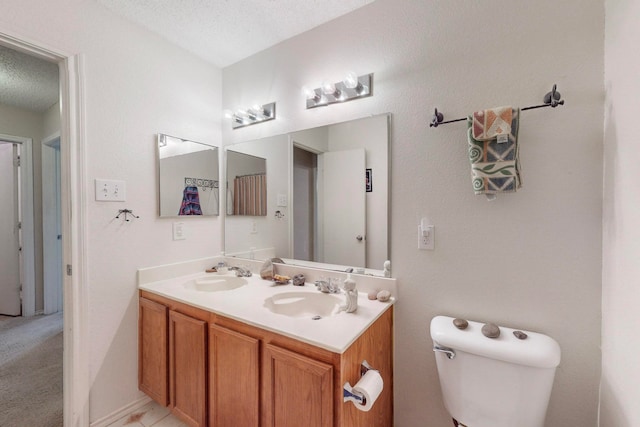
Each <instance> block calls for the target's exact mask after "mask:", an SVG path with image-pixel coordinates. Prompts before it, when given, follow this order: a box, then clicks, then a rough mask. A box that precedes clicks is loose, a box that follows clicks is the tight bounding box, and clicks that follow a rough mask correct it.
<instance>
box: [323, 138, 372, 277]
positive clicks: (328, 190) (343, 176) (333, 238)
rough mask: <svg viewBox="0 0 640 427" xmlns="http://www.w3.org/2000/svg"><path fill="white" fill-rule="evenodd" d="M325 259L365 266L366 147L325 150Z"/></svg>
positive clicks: (326, 260)
mask: <svg viewBox="0 0 640 427" xmlns="http://www.w3.org/2000/svg"><path fill="white" fill-rule="evenodd" d="M322 158H323V159H322V163H323V184H324V186H323V200H322V201H323V203H322V204H323V207H322V210H323V222H324V236H323V241H324V262H325V263H329V264H340V265H345V266H351V267H364V266H365V263H366V254H365V238H366V236H365V218H366V216H365V215H366V212H365V206H366V205H365V153H364V149H356V150H346V151H330V152H326V153H324V154H322Z"/></svg>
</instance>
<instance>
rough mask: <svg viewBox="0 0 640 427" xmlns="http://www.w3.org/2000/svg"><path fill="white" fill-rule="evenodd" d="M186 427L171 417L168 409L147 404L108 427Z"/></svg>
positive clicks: (150, 403) (154, 404) (155, 404)
mask: <svg viewBox="0 0 640 427" xmlns="http://www.w3.org/2000/svg"><path fill="white" fill-rule="evenodd" d="M151 426H153V427H187V425H186V424H184V423H183V422H182V421H180V420H179V419H177V418H176V417H174V416H173V415H171V413H170V412H169V408H165V407H163V406H160V405H158V404H157V403H156V402H153V401H151V402H149V403H147V404H146V405H144V406H143V407H141V408H138V409H136V410H135V411H133V412H131V413H130V414H129V415H126V416H124V417H122V418H120V419H119V420H118V421H116V422H115V423H112V424H109V427H151Z"/></svg>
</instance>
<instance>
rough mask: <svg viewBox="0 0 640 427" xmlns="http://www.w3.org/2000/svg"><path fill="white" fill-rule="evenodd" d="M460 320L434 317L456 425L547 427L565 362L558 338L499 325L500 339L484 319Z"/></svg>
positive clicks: (441, 371) (442, 378) (443, 385)
mask: <svg viewBox="0 0 640 427" xmlns="http://www.w3.org/2000/svg"><path fill="white" fill-rule="evenodd" d="M456 323H457V324H458V326H456V325H454V318H453V317H446V316H437V317H434V318H433V320H431V338H432V339H433V345H434V347H433V351H434V353H435V357H436V363H437V365H438V374H439V376H440V386H441V388H442V396H443V399H444V404H445V407H446V408H447V411H449V414H451V416H452V417H453V422H454V425H456V426H461V427H464V426H466V427H543V426H544V419H545V415H546V412H547V405H548V404H549V397H550V395H551V388H552V386H553V377H554V375H555V372H556V367H557V366H558V364H559V363H560V346H559V345H558V343H557V342H556V341H555V340H554V339H553V338H551V337H548V336H546V335H543V334H538V333H535V332H529V331H516V330H514V329H510V328H505V327H499V336H498V337H497V338H488V337H487V336H485V334H484V333H483V332H487V333H488V334H489V335H491V333H490V332H488V331H486V330H485V331H483V326H484V325H483V324H482V323H478V322H473V321H468V322H466V321H464V320H462V319H456ZM465 324H466V325H467V326H466V328H465ZM492 326H493V328H494V334H495V328H496V326H495V325H492ZM514 332H516V334H514ZM516 335H518V336H516Z"/></svg>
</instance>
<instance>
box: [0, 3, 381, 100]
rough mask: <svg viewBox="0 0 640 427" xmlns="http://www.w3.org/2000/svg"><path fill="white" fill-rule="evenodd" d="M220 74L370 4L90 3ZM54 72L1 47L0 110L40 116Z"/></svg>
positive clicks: (53, 90) (51, 96)
mask: <svg viewBox="0 0 640 427" xmlns="http://www.w3.org/2000/svg"><path fill="white" fill-rule="evenodd" d="M95 1H96V2H97V3H100V4H102V5H103V6H105V7H106V8H108V9H110V10H111V11H113V12H114V13H116V14H118V15H120V16H122V17H124V18H126V19H128V20H130V21H132V22H134V23H136V24H138V25H141V26H143V27H146V28H147V29H149V30H150V31H153V32H155V33H158V34H160V35H161V36H162V37H164V38H166V39H167V40H169V41H171V42H173V43H175V44H176V45H178V46H180V47H182V48H184V49H186V50H188V51H190V52H192V53H194V54H196V55H198V56H200V57H201V58H203V59H205V60H207V61H209V62H211V63H212V64H214V65H217V66H218V67H220V68H223V67H226V66H228V65H231V64H233V63H235V62H238V61H240V60H242V59H244V58H247V57H249V56H251V55H253V54H255V53H257V52H260V51H261V50H264V49H267V48H268V47H271V46H273V45H275V44H277V43H280V42H281V41H283V40H286V39H288V38H291V37H294V36H296V35H298V34H300V33H303V32H305V31H308V30H310V29H312V28H314V27H317V26H318V25H321V24H323V23H325V22H328V21H330V20H332V19H335V18H337V17H339V16H342V15H344V14H346V13H348V12H351V11H352V10H355V9H358V8H360V7H362V6H365V5H367V4H369V3H372V2H373V1H374V0H244V1H241V0H181V1H177V0H95ZM57 101H58V66H57V65H56V64H53V63H50V62H46V61H43V60H41V59H38V58H34V57H32V56H29V55H26V54H24V53H21V52H17V51H15V50H12V49H8V48H6V47H4V46H0V104H5V105H10V106H14V107H18V108H22V109H25V110H29V111H34V112H44V111H46V110H47V109H48V108H49V107H51V106H52V105H53V104H55V103H56V102H57Z"/></svg>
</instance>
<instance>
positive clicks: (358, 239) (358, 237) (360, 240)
mask: <svg viewBox="0 0 640 427" xmlns="http://www.w3.org/2000/svg"><path fill="white" fill-rule="evenodd" d="M362 239H364V237H362V236H361V235H360V234H358V235H357V236H356V240H357V241H358V242H362Z"/></svg>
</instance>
